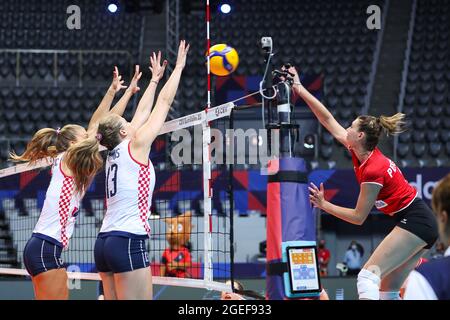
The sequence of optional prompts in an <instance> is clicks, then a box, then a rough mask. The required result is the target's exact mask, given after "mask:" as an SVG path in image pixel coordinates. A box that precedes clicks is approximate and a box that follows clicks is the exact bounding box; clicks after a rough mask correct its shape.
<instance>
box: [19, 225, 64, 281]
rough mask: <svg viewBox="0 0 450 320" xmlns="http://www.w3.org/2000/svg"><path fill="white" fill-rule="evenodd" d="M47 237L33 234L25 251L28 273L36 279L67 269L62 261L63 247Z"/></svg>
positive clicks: (24, 258)
mask: <svg viewBox="0 0 450 320" xmlns="http://www.w3.org/2000/svg"><path fill="white" fill-rule="evenodd" d="M56 243H57V241H56V240H54V239H51V238H50V237H47V236H45V235H42V236H41V235H39V234H37V235H36V234H33V236H32V237H31V239H30V240H28V242H27V244H26V245H25V248H24V250H23V262H24V264H25V268H26V269H27V271H28V273H29V274H30V275H31V276H33V277H35V276H37V275H38V274H40V273H43V272H46V271H49V270H53V269H60V268H65V266H64V263H63V261H62V259H61V252H62V246H61V245H60V244H56Z"/></svg>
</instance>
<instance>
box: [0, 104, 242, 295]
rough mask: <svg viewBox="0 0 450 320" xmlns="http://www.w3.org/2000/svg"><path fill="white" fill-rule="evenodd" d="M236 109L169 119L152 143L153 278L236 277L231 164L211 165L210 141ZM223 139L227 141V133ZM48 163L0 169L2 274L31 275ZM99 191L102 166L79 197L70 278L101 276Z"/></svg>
mask: <svg viewBox="0 0 450 320" xmlns="http://www.w3.org/2000/svg"><path fill="white" fill-rule="evenodd" d="M233 107H234V104H233V103H228V104H225V105H221V106H218V107H215V108H211V109H209V110H208V111H201V112H198V113H194V114H191V115H188V116H185V117H181V118H177V119H174V120H171V121H168V122H166V123H165V125H164V126H163V128H162V130H161V132H160V135H159V137H158V138H157V139H156V140H155V141H154V143H153V145H152V151H151V153H150V160H151V161H152V163H153V165H154V167H155V172H156V185H155V190H154V193H153V198H152V205H151V215H150V216H149V223H150V226H151V236H150V239H149V241H148V257H149V261H150V262H151V269H152V275H153V283H155V284H159V285H177V286H186V287H194V288H206V289H212V290H218V291H225V290H226V291H230V290H231V286H230V285H225V282H226V280H231V279H232V278H233V276H232V267H233V255H232V239H233V225H232V212H231V207H232V201H231V200H230V196H231V195H232V190H231V185H230V183H229V181H230V170H229V165H227V164H226V163H225V162H221V161H219V162H218V163H214V164H212V162H211V153H210V149H211V146H210V144H211V140H215V139H214V138H213V139H211V131H212V129H217V130H218V131H221V132H224V131H225V129H226V127H227V126H228V125H229V122H228V120H227V119H226V118H227V117H228V116H229V114H230V112H231V110H232V108H233ZM218 141H219V140H217V141H215V146H216V149H221V148H218V143H219V142H218ZM220 143H221V144H222V147H223V148H225V147H226V141H225V140H224V139H221V140H220ZM222 150H223V149H222ZM102 153H103V155H104V156H105V155H106V151H103V152H102ZM50 165H51V159H45V160H42V161H40V162H38V163H36V164H34V165H32V166H31V165H28V164H19V165H16V166H14V167H9V168H6V169H2V170H0V227H1V229H0V232H1V233H0V248H1V250H0V252H1V254H0V274H9V275H22V276H27V275H28V273H27V271H26V270H25V266H24V263H23V250H24V247H25V245H26V243H27V241H28V239H29V238H30V237H31V235H32V233H33V229H34V227H35V225H36V223H37V221H38V219H39V215H40V212H41V209H42V206H43V203H44V200H45V196H46V191H47V188H48V185H49V183H50V178H51V174H50ZM104 194H105V172H104V169H103V170H101V171H100V172H99V173H98V175H97V176H96V178H95V179H94V181H93V183H92V185H91V186H90V188H89V190H88V191H87V193H86V195H85V196H84V198H83V199H82V201H81V204H80V210H79V211H78V215H77V217H76V223H75V228H74V232H73V236H72V238H71V240H70V243H69V248H68V250H64V251H63V254H62V259H63V261H64V262H65V265H66V269H67V271H68V275H69V278H75V279H81V280H100V278H99V276H98V274H97V270H96V268H95V261H94V254H93V249H94V243H95V240H96V238H97V234H98V232H99V230H100V227H101V224H102V220H103V216H104V214H105V212H106V206H105V196H104Z"/></svg>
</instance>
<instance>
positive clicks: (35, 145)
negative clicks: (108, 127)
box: [9, 124, 84, 163]
mask: <svg viewBox="0 0 450 320" xmlns="http://www.w3.org/2000/svg"><path fill="white" fill-rule="evenodd" d="M81 130H84V128H83V127H81V126H79V125H72V124H69V125H66V126H64V127H63V128H62V129H60V128H58V129H53V128H44V129H40V130H39V131H37V132H36V133H35V134H34V136H33V138H32V139H31V141H30V142H28V144H27V147H26V149H25V151H24V152H23V153H22V154H21V155H18V154H16V153H15V152H11V153H10V154H9V156H10V159H11V160H12V161H17V162H21V161H23V162H27V161H29V162H31V163H33V162H36V161H38V160H40V159H43V158H47V157H52V158H54V157H56V156H57V155H58V154H59V153H61V152H64V151H66V150H67V149H68V148H69V147H70V145H71V142H74V141H76V140H77V132H78V131H81Z"/></svg>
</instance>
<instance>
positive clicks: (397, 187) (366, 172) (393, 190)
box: [350, 148, 417, 216]
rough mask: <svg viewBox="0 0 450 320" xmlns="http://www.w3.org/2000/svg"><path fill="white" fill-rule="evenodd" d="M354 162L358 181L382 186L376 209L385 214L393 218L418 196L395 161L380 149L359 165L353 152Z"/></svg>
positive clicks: (375, 150)
mask: <svg viewBox="0 0 450 320" xmlns="http://www.w3.org/2000/svg"><path fill="white" fill-rule="evenodd" d="M350 151H351V153H352V161H353V166H354V169H355V174H356V180H357V181H358V183H359V184H360V185H361V184H363V183H373V184H377V185H380V186H381V190H380V193H378V197H377V201H375V207H376V208H377V209H378V210H380V211H382V212H383V213H385V214H387V215H389V216H392V215H394V214H395V213H396V212H398V211H400V210H403V209H405V208H406V207H408V206H409V205H410V204H411V203H412V202H413V200H414V199H415V198H416V196H417V191H416V189H414V188H413V187H412V186H411V185H410V184H409V183H408V181H406V179H405V178H404V177H403V174H402V172H401V171H400V169H399V168H398V167H397V166H396V165H395V163H394V161H392V160H391V159H389V158H387V157H386V156H385V155H384V154H382V153H381V151H380V150H379V149H378V148H375V149H374V150H373V151H372V152H371V153H370V155H369V157H368V158H367V160H366V161H364V162H363V163H361V164H360V163H359V160H358V158H357V157H356V155H355V153H354V152H353V150H350Z"/></svg>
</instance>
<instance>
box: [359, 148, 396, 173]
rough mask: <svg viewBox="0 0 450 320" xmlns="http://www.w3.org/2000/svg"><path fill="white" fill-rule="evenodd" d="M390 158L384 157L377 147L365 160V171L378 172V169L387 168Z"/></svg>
mask: <svg viewBox="0 0 450 320" xmlns="http://www.w3.org/2000/svg"><path fill="white" fill-rule="evenodd" d="M391 162H392V160H391V159H389V158H388V157H386V156H385V155H384V154H383V153H382V152H381V151H380V150H379V149H378V148H375V149H374V150H373V153H372V155H371V156H370V158H369V159H368V161H367V164H366V166H365V167H366V168H365V169H366V171H368V172H372V171H374V172H377V171H378V172H379V171H380V170H383V169H387V168H389V167H390V165H391Z"/></svg>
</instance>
